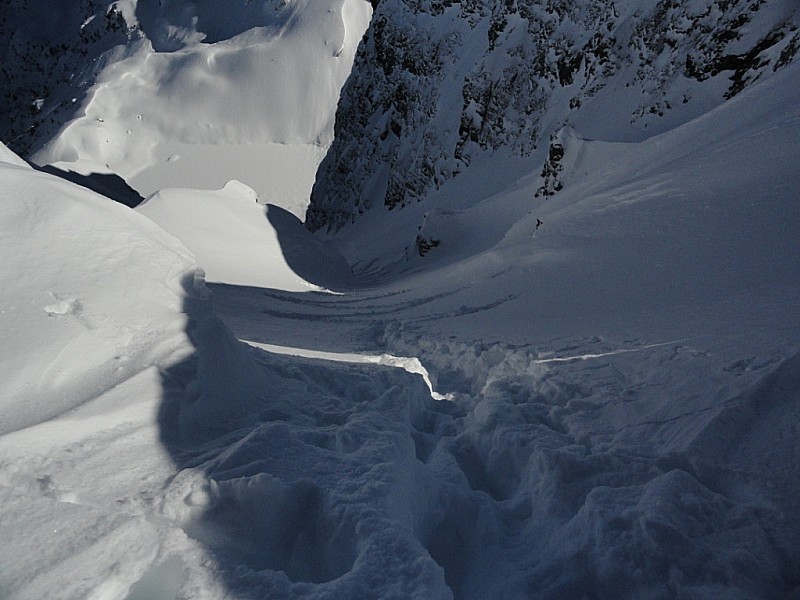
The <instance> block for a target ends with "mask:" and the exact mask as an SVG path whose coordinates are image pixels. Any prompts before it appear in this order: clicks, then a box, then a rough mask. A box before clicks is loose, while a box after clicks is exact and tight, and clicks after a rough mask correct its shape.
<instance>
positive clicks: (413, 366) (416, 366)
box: [240, 340, 453, 400]
mask: <svg viewBox="0 0 800 600" xmlns="http://www.w3.org/2000/svg"><path fill="white" fill-rule="evenodd" d="M240 341H242V342H244V343H245V344H249V345H250V346H253V347H255V348H261V349H262V350H266V351H267V352H273V353H275V354H287V355H289V356H302V357H304V358H316V359H319V360H329V361H333V362H342V363H359V364H371V365H383V366H386V367H397V368H399V369H403V370H405V371H407V372H408V373H412V374H414V375H421V376H422V379H423V381H425V384H426V385H427V386H428V389H429V390H430V392H431V398H433V399H434V400H452V399H453V395H452V394H440V393H438V392H437V391H435V390H434V389H433V384H432V383H431V378H430V375H429V374H428V369H426V368H425V367H424V366H423V365H422V363H421V362H420V361H419V359H418V358H416V357H405V356H393V355H391V354H380V355H375V354H356V353H354V352H324V351H321V350H308V349H306V348H292V347H290V346H276V345H274V344H262V343H260V342H251V341H250V340H240Z"/></svg>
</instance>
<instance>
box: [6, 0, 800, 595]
mask: <svg viewBox="0 0 800 600" xmlns="http://www.w3.org/2000/svg"><path fill="white" fill-rule="evenodd" d="M389 5H390V2H389V1H388V0H386V6H389ZM734 5H735V4H731V5H729V6H734ZM119 6H120V7H122V8H124V7H126V6H127V7H128V8H130V7H131V6H132V5H131V3H120V4H119ZM298 6H299V4H298ZM380 6H382V4H378V7H379V9H380ZM409 6H411V5H410V4H409ZM414 6H415V7H417V8H419V7H422V6H428V4H427V3H424V4H423V3H422V2H417V3H416V4H415V5H414ZM430 6H431V7H434V8H435V10H434V9H431V10H432V12H431V14H430V17H431V18H432V19H433V18H442V17H443V16H444V15H450V16H454V15H455V11H456V10H459V11H460V10H461V9H463V10H465V11H468V12H469V14H471V15H472V16H471V17H470V19H467V20H466V21H465V22H464V23H461V24H459V25H458V26H459V27H461V26H463V27H468V26H473V25H474V26H475V27H478V26H480V24H481V23H484V24H486V23H487V22H486V20H485V15H483V14H482V13H481V12H480V10H479V9H480V3H478V2H464V3H461V5H458V6H457V5H456V4H452V5H450V4H449V3H448V2H437V3H431V4H430ZM576 6H577V5H576ZM692 6H695V7H696V6H700V7H701V8H702V6H703V5H702V4H700V5H697V4H693V5H692ZM770 6H776V5H770ZM762 8H763V10H767V6H766V5H764V6H763V7H762ZM242 10H243V11H246V10H247V9H242ZM459 14H460V12H459ZM773 16H774V15H773ZM767 21H769V19H767ZM765 22H766V21H765ZM223 26H227V24H225V23H220V27H221V28H222V29H220V31H222V30H223V29H225V28H224V27H223ZM743 27H744V26H743ZM488 31H489V30H487V36H488ZM502 31H505V29H503V28H498V29H497V30H496V32H502ZM750 33H754V32H750ZM244 35H246V34H244ZM493 35H494V34H493ZM743 39H744V38H743ZM748 39H749V38H748ZM498 40H500V37H497V38H496V39H495V42H496V43H498V44H500V43H502V42H501V41H498ZM745 46H746V44H745ZM209 47H210V46H209ZM788 47H789V45H787V46H786V48H788ZM773 50H775V51H777V47H773ZM731 52H734V50H733V49H731ZM769 52H772V50H770V51H769ZM769 52H768V54H769ZM736 53H737V55H739V50H736ZM741 53H744V54H747V53H749V50H747V49H746V48H745V49H742V50H741ZM173 54H180V51H176V52H175V53H173ZM780 54H781V55H782V54H783V51H781V52H780ZM190 55H191V53H189V54H187V56H190ZM770 56H772V55H771V54H770ZM762 58H763V57H762ZM778 58H779V59H780V57H778ZM468 59H469V57H464V60H465V61H466V60H468ZM734 62H736V61H734ZM769 64H770V65H777V63H769ZM765 68H766V69H769V68H772V67H771V66H770V67H765ZM753 74H755V73H753ZM766 74H767V71H764V75H763V76H762V77H761V80H759V81H756V82H754V83H752V84H751V85H748V86H745V89H743V90H741V91H740V92H738V93H736V94H733V95H732V97H731V98H730V99H729V100H728V101H726V102H723V103H721V104H720V105H719V106H717V107H716V108H714V109H712V110H709V111H707V112H705V113H704V114H703V115H702V116H701V117H699V118H697V119H694V120H691V121H689V122H687V123H684V124H682V125H680V126H677V127H673V128H670V129H668V130H667V131H664V132H663V133H661V134H659V135H654V136H651V137H647V138H646V139H640V140H638V141H632V140H631V139H628V138H625V139H627V141H620V140H619V139H616V140H614V141H609V140H608V139H600V140H598V139H592V136H589V135H587V133H586V130H585V129H582V128H581V127H577V126H576V127H574V128H570V127H564V128H559V129H558V133H557V134H556V136H555V137H554V138H553V139H552V144H551V140H550V138H549V137H548V144H547V145H548V147H547V155H548V156H547V158H548V159H551V160H550V165H549V169H548V171H547V173H546V174H545V177H542V176H540V173H541V165H536V168H535V169H531V168H530V161H527V160H526V159H524V158H522V159H521V158H519V157H516V158H515V157H514V156H513V154H512V153H509V152H506V151H503V150H498V151H497V152H496V153H495V154H492V155H490V154H489V153H479V154H477V155H476V156H475V157H474V158H473V159H472V160H471V162H470V165H469V168H468V169H466V170H465V171H464V172H462V173H461V174H460V175H459V176H458V177H456V178H454V179H451V180H450V181H448V182H446V183H443V184H442V186H441V188H440V189H439V190H438V191H436V192H435V194H433V195H432V196H431V197H429V198H428V199H427V200H426V202H427V201H428V200H431V201H432V202H431V203H430V205H426V202H421V203H415V204H412V205H409V206H407V207H406V208H404V209H403V210H402V211H399V210H398V211H392V212H384V211H367V212H366V213H365V214H364V215H363V216H362V217H361V218H360V222H359V223H358V224H357V226H354V227H347V228H344V229H342V230H341V231H340V232H339V233H338V234H337V235H336V236H332V237H329V238H325V239H322V236H312V234H311V233H310V232H308V231H307V230H305V229H303V228H302V227H301V225H300V223H299V220H298V219H297V218H296V217H294V216H292V215H291V214H289V213H288V212H287V211H285V210H281V209H275V207H273V206H269V207H267V211H266V214H265V211H264V209H263V208H262V207H260V206H258V205H257V204H256V203H255V196H256V194H255V193H254V192H253V190H252V189H251V188H250V187H247V186H246V185H244V184H239V183H231V184H229V185H228V186H226V187H225V188H224V189H222V190H219V191H213V192H208V191H205V192H204V191H199V190H185V189H182V190H181V189H175V188H173V189H170V190H165V191H164V192H162V193H161V194H159V195H158V196H154V197H152V198H151V199H150V201H149V202H147V203H145V204H144V205H143V207H142V211H141V212H144V213H148V212H150V211H152V212H151V213H150V214H152V216H153V218H154V219H155V220H157V221H159V222H161V223H163V225H164V227H166V228H169V229H171V230H172V231H173V233H174V234H175V235H177V236H179V237H182V238H184V240H183V241H179V240H178V239H177V238H175V237H173V235H171V234H168V233H166V232H165V231H163V230H162V229H161V228H160V227H158V226H157V225H155V224H154V223H153V222H151V221H148V220H147V219H146V218H145V216H144V215H142V214H138V213H136V212H134V211H130V210H128V209H125V208H123V207H121V206H118V205H115V204H113V203H111V202H108V201H106V199H104V198H102V197H100V196H98V195H96V194H93V193H92V192H89V191H87V190H85V189H83V188H80V187H77V186H75V185H73V184H71V183H69V182H66V181H63V180H60V179H56V178H54V177H52V176H49V175H46V174H43V173H40V172H37V171H35V170H33V169H32V168H29V167H28V166H27V165H26V164H25V162H24V161H22V160H20V159H19V158H18V157H16V156H14V155H13V154H11V153H10V152H9V151H7V150H6V149H5V148H4V147H2V146H0V161H3V162H2V163H0V196H2V200H3V202H0V212H2V216H3V218H2V219H0V257H2V261H1V262H0V280H2V286H0V289H2V292H0V293H1V294H2V306H0V331H1V332H2V335H0V358H1V359H2V360H0V371H2V378H0V381H2V387H1V388H0V432H2V435H0V511H2V515H0V517H1V518H0V539H2V541H3V543H2V544H0V565H2V569H0V597H2V598H3V599H6V598H8V599H10V600H32V599H36V600H41V599H58V600H72V599H75V600H77V599H85V598H124V599H125V600H141V599H144V598H147V599H152V598H196V599H204V598H207V599H209V600H210V599H214V600H219V599H231V600H233V599H237V598H287V599H289V600H295V599H307V600H320V599H323V598H324V599H330V598H336V599H338V598H365V599H375V600H378V599H381V600H383V599H386V598H419V599H425V600H428V599H440V598H441V599H442V600H445V599H453V600H473V599H474V600H478V599H481V600H483V599H486V598H489V599H503V598H514V599H516V598H542V599H553V600H555V599H561V598H584V597H586V598H631V599H637V600H638V599H640V598H793V597H796V596H797V595H798V593H799V592H800V551H799V550H798V549H800V525H798V521H797V518H796V516H797V514H798V509H799V508H800V507H798V500H797V499H798V498H800V483H799V482H800V472H799V471H798V468H799V467H798V465H800V460H798V459H800V435H798V428H797V423H798V420H799V419H800V395H799V391H798V390H800V381H798V378H799V377H798V373H799V372H800V304H798V302H797V282H798V281H800V261H798V256H800V247H799V246H798V237H797V231H798V230H800V205H798V202H797V190H798V189H800V168H798V157H799V156H800V152H798V144H799V143H800V142H799V140H800V86H798V85H797V82H798V78H800V64H797V63H796V62H795V63H792V64H786V65H784V66H782V67H780V68H779V69H778V70H777V71H775V72H774V73H773V74H772V75H771V76H770V77H766ZM744 79H746V78H744ZM744 79H742V81H744ZM720 82H721V80H718V81H717V83H720ZM723 83H724V82H723ZM698 85H700V84H698ZM726 89H727V88H726ZM637 93H638V92H637ZM455 96H458V94H456V95H455ZM584 106H588V105H584ZM586 114H588V113H584V116H585V115H586ZM655 121H656V119H655V118H653V121H651V122H655ZM600 126H602V123H601V124H599V125H598V127H600ZM389 129H390V130H391V126H389ZM628 133H630V132H628ZM622 134H626V132H624V131H623V132H622ZM622 134H621V137H624V136H622ZM626 135H627V134H626ZM637 139H638V138H637ZM550 148H553V150H554V152H551V151H550ZM559 148H560V150H559ZM204 150H205V149H204ZM200 154H202V155H204V156H208V155H205V154H203V153H200ZM212 166H217V167H218V166H219V165H212ZM354 166H357V165H354ZM288 176H291V173H289V174H288ZM542 188H544V190H545V191H542V192H541V193H540V190H542ZM545 192H547V193H545ZM550 192H556V193H555V194H553V193H550ZM537 193H538V194H539V195H538V196H537ZM148 205H149V206H150V208H149V209H148V208H147V207H148ZM224 240H227V242H225V250H228V249H230V248H233V247H234V246H237V247H238V248H239V250H238V252H237V253H236V254H234V255H231V254H229V253H227V252H223V251H221V250H220V249H219V244H220V243H222V242H223V241H224ZM434 241H436V242H438V244H434ZM278 246H280V248H278ZM187 248H196V250H197V252H196V253H197V260H196V259H195V257H194V256H193V254H192V253H191V252H190V251H189V250H188V249H187ZM215 248H216V249H215ZM422 250H425V252H422ZM279 251H280V252H281V253H282V255H283V260H281V259H280V257H279V256H278V252H279ZM260 253H267V254H269V253H271V254H272V256H273V258H272V259H271V260H263V261H262V260H255V259H254V258H253V257H255V256H259V257H260V256H261V254H260ZM240 254H241V255H244V256H240ZM423 254H424V256H423ZM345 259H346V260H345ZM206 261H207V262H208V267H209V273H214V274H215V278H216V279H218V281H217V282H215V283H209V284H206V283H205V281H204V278H203V274H202V271H201V269H202V267H203V266H204V262H206ZM198 263H199V265H198ZM244 264H247V265H249V268H247V269H244V271H246V273H245V274H246V275H247V276H248V278H247V279H246V280H244V281H243V282H242V281H241V280H238V279H237V277H238V276H239V275H240V274H241V273H242V269H240V267H242V266H243V265H244ZM251 269H252V270H253V272H250V270H251ZM256 270H257V272H255V271H256ZM226 279H227V280H228V281H227V282H226ZM237 282H238V284H237ZM305 282H308V284H316V285H318V286H324V287H325V288H328V289H332V290H336V292H330V291H328V290H323V289H321V287H320V288H314V287H310V286H309V285H307V284H306V283H305ZM241 283H245V284H247V285H241ZM257 286H258V287H257ZM241 340H247V341H248V344H245V343H242V341H241ZM252 346H256V347H252ZM266 350H275V351H276V352H270V351H266ZM397 367H400V368H397ZM440 395H441V396H442V397H443V398H440Z"/></svg>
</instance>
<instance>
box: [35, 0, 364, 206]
mask: <svg viewBox="0 0 800 600" xmlns="http://www.w3.org/2000/svg"><path fill="white" fill-rule="evenodd" d="M117 5H118V8H119V9H120V10H121V11H122V14H123V15H124V16H125V19H126V22H127V24H128V26H129V27H133V26H136V27H138V28H139V32H140V35H141V39H139V40H138V41H135V42H132V43H131V44H129V45H128V46H125V47H123V46H117V47H115V48H113V49H111V50H109V51H108V52H107V53H106V54H104V55H103V57H102V62H104V63H105V65H104V66H103V67H101V68H100V69H99V73H98V75H97V82H96V83H95V85H94V86H93V87H92V88H91V89H90V90H89V92H88V94H87V99H86V100H85V101H84V103H83V105H82V106H81V108H80V110H79V111H78V114H77V115H76V116H75V118H74V119H72V120H71V121H70V122H68V123H67V124H66V125H65V126H64V127H63V128H62V130H61V131H60V132H59V133H58V135H57V136H56V137H55V138H54V139H53V140H52V141H51V142H50V143H48V144H47V145H46V146H45V147H44V148H43V149H41V150H39V151H38V152H37V153H36V154H35V155H34V157H33V160H34V162H36V164H39V165H44V164H53V165H55V166H57V167H59V168H61V169H63V170H75V169H74V168H73V165H76V164H77V165H81V166H82V168H83V169H84V170H85V169H86V168H87V165H90V164H94V165H95V167H94V169H93V170H94V171H95V172H100V173H104V172H106V171H107V170H108V169H111V170H112V171H113V172H115V173H117V174H118V175H120V176H121V177H122V178H124V179H125V180H126V181H128V182H129V183H130V184H131V185H132V186H133V187H134V188H135V189H136V190H137V191H139V192H140V193H141V194H142V195H143V196H149V195H150V194H152V193H154V192H156V191H158V190H159V189H161V188H164V187H191V188H205V189H217V188H219V187H222V185H224V184H225V183H226V182H227V181H228V180H230V179H241V180H243V182H244V183H245V184H247V185H249V186H250V187H252V188H254V189H255V190H256V191H257V192H258V194H259V196H260V197H261V198H262V199H263V200H264V201H265V202H266V201H269V202H273V203H278V204H280V205H281V206H284V207H286V208H287V209H288V210H290V211H292V212H294V213H295V214H296V215H297V216H299V217H302V215H303V213H304V212H305V204H304V203H306V202H307V198H308V195H309V193H310V191H311V185H312V184H313V182H314V180H313V173H314V171H315V170H316V166H317V164H318V163H319V161H320V160H322V157H323V156H324V153H325V148H326V147H327V146H328V145H329V144H330V142H331V140H332V138H333V121H334V115H335V111H336V102H337V100H338V97H339V90H340V89H341V87H342V85H343V84H344V81H345V79H346V78H347V76H348V74H349V73H350V69H351V67H352V64H353V56H354V55H355V51H356V47H357V46H358V42H359V40H360V39H361V36H362V34H363V32H364V30H365V29H366V28H367V25H368V23H369V18H370V15H371V6H370V4H369V3H368V2H366V1H365V0H292V1H291V2H288V1H285V0H255V1H252V2H241V3H240V2H236V3H228V4H226V6H225V8H224V9H222V8H220V3H219V2H218V1H217V0H196V1H194V2H183V1H181V2H176V1H174V0H167V1H164V2H155V0H127V1H126V2H118V3H117Z"/></svg>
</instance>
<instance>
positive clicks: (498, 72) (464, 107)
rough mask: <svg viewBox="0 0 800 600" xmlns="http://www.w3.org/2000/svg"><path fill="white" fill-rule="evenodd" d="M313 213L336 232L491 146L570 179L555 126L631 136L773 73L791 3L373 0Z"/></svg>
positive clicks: (407, 197) (786, 36)
mask: <svg viewBox="0 0 800 600" xmlns="http://www.w3.org/2000/svg"><path fill="white" fill-rule="evenodd" d="M374 4H377V8H376V10H375V14H374V17H373V20H372V23H371V26H370V28H369V30H368V32H367V35H366V38H365V40H364V43H363V44H362V46H361V48H360V50H359V53H358V56H357V58H356V64H355V68H354V71H355V74H354V76H353V77H351V78H350V80H349V81H348V83H347V85H346V87H345V89H344V91H343V97H342V100H341V103H340V106H339V111H338V114H337V122H336V140H335V142H334V144H333V146H332V148H331V151H330V152H329V153H328V155H327V156H326V158H325V161H324V162H323V164H322V167H321V169H320V172H319V173H318V176H317V181H316V183H315V186H314V190H313V193H312V200H311V206H310V207H309V210H308V213H307V222H308V226H309V227H310V228H311V229H312V230H317V229H323V228H325V229H332V230H336V229H338V228H340V227H341V226H342V225H344V224H346V223H347V222H349V221H351V220H353V219H354V218H356V217H358V215H360V214H362V213H363V212H365V211H366V210H369V209H370V208H372V207H379V206H380V207H386V208H389V209H391V208H393V207H398V206H404V205H407V204H409V203H413V202H416V201H420V200H423V199H425V198H426V197H427V196H428V195H429V194H430V193H431V192H432V191H433V190H435V189H437V188H439V187H440V186H441V185H442V184H443V183H444V182H446V181H447V180H449V179H450V178H452V177H454V176H456V175H458V174H459V173H461V172H463V171H464V170H465V169H466V168H467V167H468V165H470V163H472V162H473V161H475V160H476V159H478V158H479V157H480V156H481V155H482V154H485V153H487V152H498V151H504V152H507V153H510V154H511V155H513V156H516V157H520V158H527V159H528V165H529V167H528V168H529V169H531V170H532V169H539V170H540V171H541V172H542V175H543V181H542V183H541V185H540V189H538V190H537V195H541V196H547V195H550V194H552V193H554V192H555V191H557V190H558V189H560V188H561V187H562V185H563V183H562V182H561V181H560V176H559V172H560V171H561V170H563V168H564V165H561V164H559V161H560V159H561V155H562V153H563V147H562V142H561V140H560V139H559V132H560V130H561V129H562V128H564V127H568V128H572V129H575V130H576V131H577V132H578V134H580V135H581V136H583V137H586V138H589V139H600V140H604V141H639V140H642V139H645V138H647V137H650V136H652V135H655V134H658V133H662V132H664V131H668V130H669V129H672V128H674V127H676V126H677V125H680V124H681V123H685V122H687V121H689V120H691V119H692V118H695V117H697V116H699V115H701V114H703V113H705V112H707V111H708V110H710V109H711V108H713V107H715V106H717V105H719V104H720V103H722V102H724V101H725V100H726V99H728V98H731V97H734V96H735V95H737V94H738V93H740V92H741V91H742V90H743V89H745V88H747V87H748V86H750V85H752V84H753V83H754V82H756V81H760V80H763V79H766V78H768V77H769V76H771V75H773V74H774V73H775V72H777V71H779V70H780V69H782V68H784V67H785V66H786V65H788V64H789V63H790V62H791V61H792V60H793V59H794V58H795V54H796V52H797V49H798V47H799V46H800V32H799V31H798V26H800V13H799V12H798V11H799V10H800V9H799V8H798V6H797V3H796V2H794V0H772V1H769V2H766V1H763V0H759V1H753V0H700V1H697V0H677V1H676V0H660V1H652V0H634V1H628V2H614V1H611V0H596V1H594V0H593V1H588V2H574V1H571V0H570V1H559V0H551V1H549V2H538V1H533V0H507V1H503V2H499V1H498V2H494V1H482V0H473V1H470V2H452V1H450V0H414V1H411V0H381V1H380V2H377V3H374Z"/></svg>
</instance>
